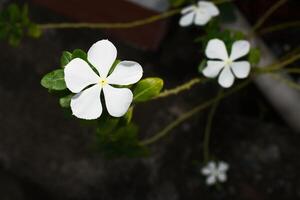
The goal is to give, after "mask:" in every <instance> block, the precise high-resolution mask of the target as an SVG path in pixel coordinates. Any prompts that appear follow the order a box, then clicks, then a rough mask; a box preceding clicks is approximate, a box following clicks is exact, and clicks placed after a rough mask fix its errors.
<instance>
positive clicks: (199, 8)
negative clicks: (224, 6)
mask: <svg viewBox="0 0 300 200" xmlns="http://www.w3.org/2000/svg"><path fill="white" fill-rule="evenodd" d="M181 14H182V17H181V19H180V20H179V25H180V26H184V27H185V26H189V25H191V24H193V23H194V24H195V25H198V26H202V25H205V24H207V22H209V20H210V19H211V18H212V17H215V16H217V15H219V14H220V11H219V9H218V8H217V7H216V6H215V4H213V3H212V2H209V1H199V2H198V4H197V5H190V6H187V7H185V8H183V9H182V10H181Z"/></svg>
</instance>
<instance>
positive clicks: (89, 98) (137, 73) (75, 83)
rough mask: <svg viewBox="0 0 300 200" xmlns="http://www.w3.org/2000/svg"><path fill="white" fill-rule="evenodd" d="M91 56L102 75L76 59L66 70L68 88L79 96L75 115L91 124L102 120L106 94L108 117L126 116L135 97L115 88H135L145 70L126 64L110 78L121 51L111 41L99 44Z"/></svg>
mask: <svg viewBox="0 0 300 200" xmlns="http://www.w3.org/2000/svg"><path fill="white" fill-rule="evenodd" d="M87 56H88V57H87V59H88V61H89V62H90V63H91V64H92V65H93V67H94V68H95V69H96V71H97V72H98V74H97V73H96V72H94V71H93V69H92V68H91V67H90V65H89V64H88V63H87V62H86V61H84V60H82V59H80V58H75V59H73V60H72V61H71V62H70V63H69V64H68V65H67V66H66V67H65V69H64V73H65V82H66V85H67V87H68V89H69V90H70V91H71V92H73V93H76V95H74V97H73V98H72V99H71V109H72V112H73V115H75V116H76V117H78V118H81V119H89V120H90V119H97V118H98V117H100V116H101V113H102V104H101V100H100V95H101V92H102V91H103V93H104V99H105V104H106V108H107V111H108V113H109V114H110V115H111V116H114V117H121V116H123V115H124V114H125V113H126V112H127V110H128V108H129V106H130V104H131V102H132V99H133V94H132V92H131V91H130V90H129V89H128V88H116V87H113V86H111V85H131V84H133V83H136V82H138V81H139V80H140V79H141V77H142V75H143V69H142V67H141V66H140V65H139V64H138V63H136V62H133V61H122V62H120V63H119V64H117V66H116V67H115V69H114V71H113V72H112V73H111V74H110V75H109V71H110V68H111V67H112V65H113V63H114V62H115V60H116V57H117V49H116V47H115V46H114V45H113V44H112V43H111V42H110V41H108V40H101V41H98V42H97V43H95V44H94V45H93V46H92V47H91V48H90V49H89V51H88V53H87Z"/></svg>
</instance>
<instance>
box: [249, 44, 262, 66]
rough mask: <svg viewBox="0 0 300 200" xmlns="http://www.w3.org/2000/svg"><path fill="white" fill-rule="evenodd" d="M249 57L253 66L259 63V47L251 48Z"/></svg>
mask: <svg viewBox="0 0 300 200" xmlns="http://www.w3.org/2000/svg"><path fill="white" fill-rule="evenodd" d="M248 59H249V62H250V64H251V65H252V66H255V65H257V64H258V63H259V61H260V50H259V49H258V48H251V49H250V52H249V56H248Z"/></svg>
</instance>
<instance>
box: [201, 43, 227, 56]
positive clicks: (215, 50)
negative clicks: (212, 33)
mask: <svg viewBox="0 0 300 200" xmlns="http://www.w3.org/2000/svg"><path fill="white" fill-rule="evenodd" d="M205 54H206V56H207V57H208V58H211V59H221V60H227V59H228V54H227V50H226V46H225V44H224V42H223V41H222V40H219V39H212V40H210V41H209V42H208V44H207V47H206V50H205Z"/></svg>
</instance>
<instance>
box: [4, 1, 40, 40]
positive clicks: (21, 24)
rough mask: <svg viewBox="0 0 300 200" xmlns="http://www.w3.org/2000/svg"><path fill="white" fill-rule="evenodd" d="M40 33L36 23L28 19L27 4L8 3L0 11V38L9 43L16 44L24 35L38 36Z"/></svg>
mask: <svg viewBox="0 0 300 200" xmlns="http://www.w3.org/2000/svg"><path fill="white" fill-rule="evenodd" d="M41 33H42V32H41V29H40V28H39V27H38V25H36V24H35V23H33V22H31V20H30V18H29V13H28V6H27V5H24V6H23V7H20V6H18V5H16V4H10V5H9V6H8V7H7V8H5V9H3V10H1V11H0V39H2V40H7V41H8V42H9V44H10V45H12V46H17V45H18V44H19V43H20V41H21V40H22V38H23V36H25V35H27V36H29V37H32V38H38V37H40V35H41Z"/></svg>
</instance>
